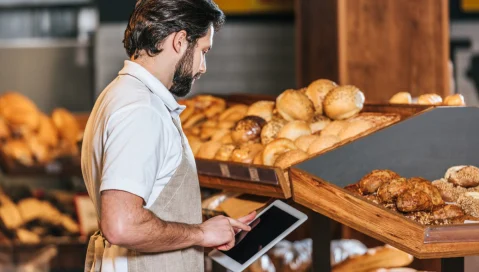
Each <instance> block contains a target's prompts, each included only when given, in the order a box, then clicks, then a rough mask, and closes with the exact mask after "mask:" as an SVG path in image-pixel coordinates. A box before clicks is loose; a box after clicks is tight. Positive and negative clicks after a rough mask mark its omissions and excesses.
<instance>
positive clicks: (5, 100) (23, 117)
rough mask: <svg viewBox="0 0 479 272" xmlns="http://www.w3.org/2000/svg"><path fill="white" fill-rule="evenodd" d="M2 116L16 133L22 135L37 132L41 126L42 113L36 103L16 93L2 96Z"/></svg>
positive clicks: (0, 97)
mask: <svg viewBox="0 0 479 272" xmlns="http://www.w3.org/2000/svg"><path fill="white" fill-rule="evenodd" d="M0 116H2V117H3V118H4V119H5V121H6V122H7V124H8V125H9V126H10V127H11V129H12V130H13V132H14V133H18V134H21V135H24V134H28V133H30V132H32V131H35V130H36V129H37V128H38V126H39V125H40V111H39V110H38V108H37V106H36V105H35V103H33V102H32V101H31V100H30V99H29V98H27V97H26V96H24V95H22V94H19V93H16V92H6V93H5V94H3V95H2V96H0Z"/></svg>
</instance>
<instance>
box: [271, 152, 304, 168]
mask: <svg viewBox="0 0 479 272" xmlns="http://www.w3.org/2000/svg"><path fill="white" fill-rule="evenodd" d="M307 158H308V154H307V153H306V152H304V151H303V150H300V149H296V150H291V151H288V152H285V153H283V154H281V155H279V156H278V158H277V159H276V160H275V162H274V166H276V167H279V168H281V169H285V168H288V167H291V166H292V165H294V164H296V163H298V162H300V161H303V160H305V159H307Z"/></svg>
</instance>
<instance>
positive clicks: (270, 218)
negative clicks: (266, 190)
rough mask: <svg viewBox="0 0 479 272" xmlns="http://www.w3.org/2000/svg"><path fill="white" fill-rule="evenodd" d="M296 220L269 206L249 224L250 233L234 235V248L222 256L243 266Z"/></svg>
mask: <svg viewBox="0 0 479 272" xmlns="http://www.w3.org/2000/svg"><path fill="white" fill-rule="evenodd" d="M298 220H299V219H298V218H296V217H294V216H292V215H291V214H289V213H287V212H285V211H283V210H281V209H279V208H278V207H276V206H271V208H269V209H268V210H267V211H265V212H264V213H263V214H262V215H261V216H260V217H258V218H256V219H255V220H254V221H253V222H252V223H251V224H250V226H251V228H252V229H251V231H250V232H240V233H238V234H236V237H235V239H236V241H235V243H236V245H235V247H234V248H232V249H231V250H229V251H224V252H223V254H225V255H227V256H229V257H230V258H231V259H234V260H235V261H236V262H238V263H240V264H244V263H245V262H247V261H248V260H249V259H250V258H252V257H253V256H254V255H255V254H256V253H258V251H260V250H261V249H262V248H263V247H265V246H266V245H268V244H269V243H271V242H272V241H273V240H274V239H276V237H278V236H279V235H280V234H281V233H283V232H284V231H286V230H287V229H288V228H289V227H291V226H292V225H294V223H296V222H297V221H298Z"/></svg>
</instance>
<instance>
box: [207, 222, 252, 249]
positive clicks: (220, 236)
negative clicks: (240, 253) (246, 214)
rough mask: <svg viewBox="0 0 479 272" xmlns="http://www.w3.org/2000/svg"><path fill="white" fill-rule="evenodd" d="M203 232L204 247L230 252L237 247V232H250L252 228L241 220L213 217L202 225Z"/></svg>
mask: <svg viewBox="0 0 479 272" xmlns="http://www.w3.org/2000/svg"><path fill="white" fill-rule="evenodd" d="M200 229H201V231H202V232H203V239H202V242H201V243H200V246H202V247H216V248H218V249H221V250H228V249H231V248H233V246H234V245H235V233H236V231H235V230H244V231H249V230H251V228H250V227H249V226H248V225H246V224H245V223H243V222H240V221H239V220H235V219H232V218H229V217H225V216H216V217H213V218H211V219H209V220H207V221H206V222H204V223H203V224H201V225H200Z"/></svg>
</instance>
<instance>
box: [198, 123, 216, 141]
mask: <svg viewBox="0 0 479 272" xmlns="http://www.w3.org/2000/svg"><path fill="white" fill-rule="evenodd" d="M217 131H218V129H217V128H214V127H205V126H203V127H202V128H201V132H200V139H201V140H202V141H204V142H206V141H209V140H210V139H211V138H212V137H213V135H215V133H216V132H217Z"/></svg>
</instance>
